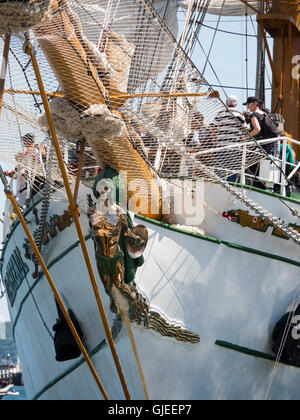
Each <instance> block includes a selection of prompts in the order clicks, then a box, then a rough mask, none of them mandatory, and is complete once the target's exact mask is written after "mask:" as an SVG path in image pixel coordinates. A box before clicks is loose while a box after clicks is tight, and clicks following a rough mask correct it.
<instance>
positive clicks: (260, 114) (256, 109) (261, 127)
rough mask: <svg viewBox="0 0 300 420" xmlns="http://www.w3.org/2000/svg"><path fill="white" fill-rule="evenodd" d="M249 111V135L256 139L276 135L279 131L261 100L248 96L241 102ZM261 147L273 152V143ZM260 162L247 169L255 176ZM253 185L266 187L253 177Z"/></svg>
mask: <svg viewBox="0 0 300 420" xmlns="http://www.w3.org/2000/svg"><path fill="white" fill-rule="evenodd" d="M243 105H246V106H247V108H248V109H249V111H250V135H251V136H253V137H254V138H255V139H256V140H262V139H267V138H274V137H278V135H279V133H278V130H277V128H276V126H275V125H274V123H273V122H272V120H271V118H270V117H269V116H268V114H267V113H266V112H264V111H263V110H262V105H263V103H262V101H261V100H260V99H258V98H256V97H255V96H250V97H249V98H247V101H246V102H244V103H243ZM262 148H263V149H264V150H265V151H266V152H267V153H268V154H271V153H273V148H274V143H269V144H265V145H262ZM259 169H260V164H259V163H256V164H255V165H252V166H251V167H250V168H249V169H248V171H249V172H250V174H252V175H254V176H255V177H256V176H257V175H259ZM253 186H254V187H257V188H260V189H266V187H265V185H264V184H263V183H261V182H259V181H257V180H255V179H254V182H253Z"/></svg>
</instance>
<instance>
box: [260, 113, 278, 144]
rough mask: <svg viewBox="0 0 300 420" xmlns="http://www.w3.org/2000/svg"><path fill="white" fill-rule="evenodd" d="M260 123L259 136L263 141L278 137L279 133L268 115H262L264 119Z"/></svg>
mask: <svg viewBox="0 0 300 420" xmlns="http://www.w3.org/2000/svg"><path fill="white" fill-rule="evenodd" d="M261 122H262V124H261V133H260V134H261V137H262V138H263V139H272V138H274V137H278V136H279V134H280V131H279V130H278V128H277V127H276V125H275V123H274V121H273V120H272V119H271V117H270V116H269V115H268V114H264V118H263V120H262V121H261Z"/></svg>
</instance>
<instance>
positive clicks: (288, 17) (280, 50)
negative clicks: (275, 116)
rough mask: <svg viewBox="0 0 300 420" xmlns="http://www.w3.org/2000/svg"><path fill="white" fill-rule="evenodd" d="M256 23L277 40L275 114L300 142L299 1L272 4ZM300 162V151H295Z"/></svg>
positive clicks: (274, 2) (273, 96)
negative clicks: (279, 115)
mask: <svg viewBox="0 0 300 420" xmlns="http://www.w3.org/2000/svg"><path fill="white" fill-rule="evenodd" d="M257 20H258V22H259V24H260V26H261V28H262V30H263V31H266V32H268V33H269V34H270V35H271V36H272V37H273V40H274V49H273V59H271V67H272V73H273V87H272V111H273V112H278V113H280V114H282V115H283V117H284V119H285V130H286V131H287V132H288V133H289V134H291V135H292V137H293V138H294V139H297V140H299V139H300V80H299V79H300V0H273V1H272V7H271V9H270V10H269V11H268V13H266V14H259V15H258V16H257ZM295 151H296V154H297V159H298V160H300V147H299V146H298V147H297V148H296V150H295Z"/></svg>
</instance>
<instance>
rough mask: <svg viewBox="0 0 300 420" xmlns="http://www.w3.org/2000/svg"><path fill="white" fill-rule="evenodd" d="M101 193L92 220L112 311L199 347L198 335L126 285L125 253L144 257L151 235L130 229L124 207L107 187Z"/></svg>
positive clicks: (132, 284) (90, 213) (141, 229)
mask: <svg viewBox="0 0 300 420" xmlns="http://www.w3.org/2000/svg"><path fill="white" fill-rule="evenodd" d="M99 193H100V197H99V199H98V202H97V206H95V205H92V206H90V208H89V210H88V216H89V220H90V227H91V230H92V236H93V239H94V244H95V256H96V263H97V268H98V272H99V275H100V278H101V280H102V283H103V285H104V288H105V291H106V293H107V295H108V296H109V297H110V309H111V311H112V312H114V313H115V314H120V313H121V312H124V310H125V311H126V312H127V313H128V318H129V319H130V321H131V322H137V323H138V324H139V325H142V326H143V327H145V328H148V329H153V330H155V331H157V332H159V333H160V334H161V335H163V336H168V337H173V338H175V339H176V340H179V341H184V342H190V343H198V342H199V340H200V337H199V336H198V335H197V334H194V333H192V332H191V331H188V330H185V329H184V328H182V327H181V326H179V325H175V324H172V323H170V322H168V321H167V320H166V319H165V318H164V317H163V316H162V315H160V314H159V313H158V312H155V311H151V310H150V308H149V305H148V303H147V301H146V299H145V297H144V296H143V295H142V294H141V293H140V292H139V291H138V290H137V287H136V283H135V282H134V281H131V282H130V283H126V282H125V268H124V267H125V265H124V257H125V255H124V253H125V252H126V253H127V257H129V258H132V259H133V260H134V259H136V258H138V257H140V256H141V255H142V253H143V251H144V249H145V248H146V245H147V241H148V232H147V229H146V228H145V226H142V225H138V226H135V227H132V228H130V227H129V225H128V219H127V213H126V212H125V211H124V210H123V209H122V208H121V207H120V206H118V205H116V204H111V202H110V197H109V187H105V189H104V190H103V191H101V192H99ZM122 239H125V242H126V248H125V250H124V248H123V250H122V249H121V247H120V240H122ZM124 307H125V309H124Z"/></svg>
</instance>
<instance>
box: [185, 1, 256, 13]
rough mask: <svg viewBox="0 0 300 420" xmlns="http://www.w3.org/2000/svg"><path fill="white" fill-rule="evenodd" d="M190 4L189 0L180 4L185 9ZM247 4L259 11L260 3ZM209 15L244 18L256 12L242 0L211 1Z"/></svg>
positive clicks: (251, 2)
mask: <svg viewBox="0 0 300 420" xmlns="http://www.w3.org/2000/svg"><path fill="white" fill-rule="evenodd" d="M189 3H190V1H189V0H183V1H182V2H180V4H181V6H182V7H185V8H187V7H188V6H189ZM247 3H248V4H249V5H250V6H253V7H254V8H256V9H259V3H260V2H259V1H255V0H249V1H248V2H247ZM207 13H210V14H212V15H222V16H244V15H245V14H246V13H247V14H248V15H254V14H255V11H254V10H253V9H251V8H250V7H248V6H247V5H245V4H244V3H242V2H241V1H240V0H211V1H210V2H209V6H208V9H207Z"/></svg>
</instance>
